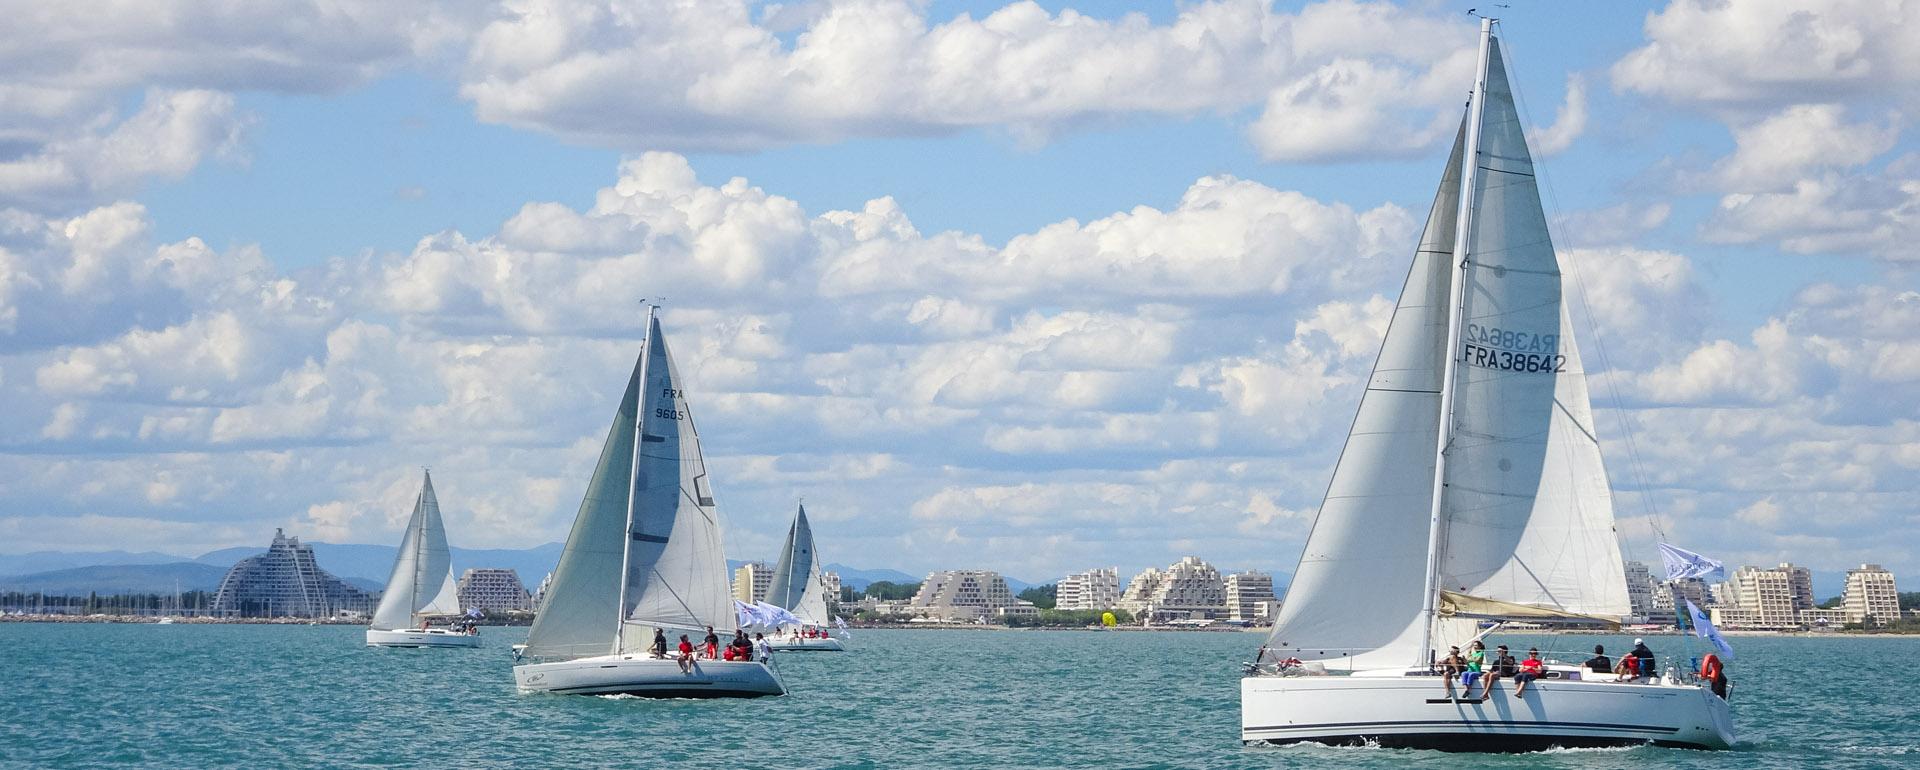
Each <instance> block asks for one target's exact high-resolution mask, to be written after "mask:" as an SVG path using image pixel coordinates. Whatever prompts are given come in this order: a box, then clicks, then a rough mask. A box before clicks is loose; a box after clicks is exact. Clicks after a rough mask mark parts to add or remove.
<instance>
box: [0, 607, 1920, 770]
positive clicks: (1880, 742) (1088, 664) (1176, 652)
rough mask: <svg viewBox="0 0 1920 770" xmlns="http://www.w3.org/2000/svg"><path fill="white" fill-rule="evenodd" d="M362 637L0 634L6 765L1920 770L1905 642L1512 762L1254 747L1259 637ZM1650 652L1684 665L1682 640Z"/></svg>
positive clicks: (1776, 652)
mask: <svg viewBox="0 0 1920 770" xmlns="http://www.w3.org/2000/svg"><path fill="white" fill-rule="evenodd" d="M362 631H363V629H360V628H357V627H344V626H254V625H190V624H175V625H166V626H162V625H105V624H19V623H7V624H0V650H4V652H5V657H4V658H0V660H4V661H5V663H4V665H5V676H4V679H0V681H3V682H4V684H0V767H6V768H15V767H23V768H25V767H31V768H41V767H88V766H102V765H119V766H151V767H287V766H311V767H396V766H402V767H472V768H491V767H548V766H579V767H667V768H674V767H699V768H707V767H713V768H818V767H848V768H886V767H928V768H973V767H1075V768H1080V767H1085V768H1111V767H1126V768H1134V767H1139V768H1146V767H1193V768H1290V767H1382V768H1384V767H1473V768H1504V767H1514V768H1518V767H1556V768H1561V767H1563V768H1635V769H1644V768H1650V767H1689V768H1691V767H1703V768H1704V767H1713V768H1741V769H1742V770H1747V769H1750V768H1767V767H1781V768H1798V767H1814V766H1821V767H1829V768H1841V767H1863V768H1864V767H1890V766H1901V765H1904V766H1920V687H1916V685H1915V682H1914V679H1913V677H1912V676H1911V671H1912V669H1911V666H1910V665H1909V664H1911V663H1912V662H1913V661H1914V660H1915V659H1916V657H1917V656H1920V638H1914V637H1907V638H1820V639H1809V638H1739V639H1735V640H1733V643H1734V644H1735V646H1736V650H1737V652H1738V657H1737V658H1736V659H1735V660H1734V661H1733V662H1732V663H1731V664H1730V665H1729V666H1728V672H1729V673H1730V674H1731V675H1732V677H1733V679H1734V690H1733V708H1734V714H1735V722H1736V724H1737V725H1738V728H1739V732H1740V740H1739V744H1738V746H1737V747H1736V749H1735V750H1734V751H1727V752H1702V751H1688V750H1680V749H1660V748H1651V747H1641V748H1631V749H1609V750H1572V751H1562V752H1548V753H1544V754H1527V755H1506V756H1497V755H1461V754H1442V753H1438V752H1428V751H1408V750H1393V749H1378V748H1327V747H1321V746H1291V747H1273V746H1243V745H1241V743H1240V740H1239V713H1240V711H1239V707H1240V701H1239V697H1240V696H1239V668H1240V663H1241V661H1244V660H1247V659H1250V658H1251V657H1252V656H1253V655H1254V652H1255V650H1256V649H1257V648H1258V647H1259V645H1260V642H1261V641H1262V639H1263V637H1262V636H1261V635H1259V634H1255V633H1192V632H1189V633H1179V632H1168V633H1139V632H1094V631H991V630H979V631H957V630H926V631H917V630H916V631H855V632H854V633H853V636H852V638H851V640H850V644H849V647H850V650H849V651H848V652H845V653H782V654H780V655H779V657H778V661H777V665H778V667H779V670H780V673H781V674H782V676H784V677H785V679H786V682H787V684H788V687H789V688H790V689H791V690H792V692H791V694H789V695H787V696H785V697H776V698H761V699H757V700H708V701H698V700H665V701H656V700H646V699H638V698H629V697H587V696H575V695H546V694H520V693H517V692H515V691H514V688H513V677H512V672H511V666H512V661H511V655H510V653H509V651H508V645H510V644H513V643H516V642H518V641H521V640H522V639H524V638H525V636H526V630H525V629H524V628H488V629H484V630H483V632H482V636H483V639H484V642H483V644H484V645H485V646H483V647H481V648H479V649H472V650H457V649H442V650H401V649H369V648H367V647H364V646H362V638H363V637H362ZM1494 638H1495V639H1496V640H1498V641H1499V642H1501V643H1505V644H1508V645H1510V646H1513V647H1515V648H1516V649H1517V650H1525V649H1526V647H1527V646H1528V645H1529V644H1538V645H1540V646H1542V647H1543V648H1545V649H1553V650H1589V649H1591V647H1592V645H1593V644H1595V643H1596V642H1599V643H1604V644H1606V646H1607V649H1608V651H1609V652H1610V653H1613V654H1616V655H1617V654H1618V653H1620V652H1623V651H1625V649H1626V648H1627V647H1628V646H1629V644H1630V642H1631V639H1629V638H1627V637H1620V636H1607V637H1593V638H1589V637H1567V636H1561V637H1525V636H1517V635H1503V636H1496V637H1494ZM1650 641H1651V646H1652V647H1653V648H1654V650H1655V652H1656V653H1659V654H1660V655H1661V656H1662V659H1663V663H1662V667H1663V668H1664V667H1665V665H1666V664H1665V663H1664V660H1665V659H1667V658H1668V657H1677V658H1679V659H1680V661H1679V662H1681V663H1683V664H1684V662H1685V660H1684V659H1685V657H1686V655H1685V653H1683V647H1682V640H1681V639H1680V638H1678V637H1671V636H1662V637H1651V638H1650ZM1699 650H1700V648H1699V646H1698V645H1697V643H1696V645H1695V646H1694V647H1693V653H1692V654H1699ZM1560 657H1562V659H1569V658H1570V657H1571V653H1567V654H1562V655H1561V656H1560ZM1579 657H1580V658H1582V659H1583V658H1584V656H1579ZM1503 689H1504V685H1503ZM1502 697H1504V695H1502ZM1490 740H1492V739H1490Z"/></svg>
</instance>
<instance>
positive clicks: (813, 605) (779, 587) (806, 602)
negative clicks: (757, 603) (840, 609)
mask: <svg viewBox="0 0 1920 770" xmlns="http://www.w3.org/2000/svg"><path fill="white" fill-rule="evenodd" d="M767 602H768V603H769V604H772V605H774V606H776V607H780V608H782V609H785V610H787V611H789V612H791V613H793V616H794V617H796V618H799V619H800V625H799V626H797V627H788V628H783V629H779V630H778V631H779V633H777V634H776V635H775V636H774V637H772V638H770V639H768V640H767V643H768V645H769V646H771V647H772V648H773V649H775V650H787V651H793V652H840V651H843V650H845V649H846V645H845V644H843V643H842V642H841V640H839V639H836V638H834V637H833V636H832V635H831V634H830V633H829V632H828V631H827V623H828V621H829V620H831V618H829V617H827V587H826V586H825V585H824V584H822V583H821V582H820V556H819V554H817V553H815V552H814V549H813V526H812V525H811V524H808V523H807V506H806V505H804V504H803V505H801V506H800V508H799V510H798V511H796V512H795V513H794V514H793V526H791V527H789V528H788V529H787V542H786V547H785V548H783V549H782V550H781V551H780V563H779V565H778V566H776V567H774V568H773V582H772V583H771V584H769V585H768V586H767ZM809 632H811V633H809Z"/></svg>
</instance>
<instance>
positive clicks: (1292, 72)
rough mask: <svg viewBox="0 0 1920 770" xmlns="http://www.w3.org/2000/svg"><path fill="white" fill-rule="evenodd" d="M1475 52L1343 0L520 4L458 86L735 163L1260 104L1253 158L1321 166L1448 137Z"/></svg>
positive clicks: (547, 0) (1439, 29)
mask: <svg viewBox="0 0 1920 770" xmlns="http://www.w3.org/2000/svg"><path fill="white" fill-rule="evenodd" d="M795 24H804V28H795V27H794V26H793V25H795ZM788 30H793V34H792V37H791V42H787V38H786V37H784V35H783V33H785V32H787V31H788ZM1470 42H1471V27H1470V26H1469V25H1468V24H1466V23H1465V22H1463V21H1455V20H1452V19H1450V18H1439V17H1433V16H1428V15H1424V14H1422V13H1419V12H1413V11H1407V10H1404V9H1401V8H1398V7H1395V6H1392V5H1388V4H1384V3H1359V2H1346V1H1344V0H1342V1H1340V2H1330V3H1318V4H1314V5H1310V6H1308V7H1306V8H1304V9H1302V10H1301V11H1299V12H1298V13H1295V14H1287V13H1278V12H1275V11H1273V10H1272V9H1270V8H1269V7H1268V3H1266V2H1260V1H1259V0H1221V1H1219V2H1205V3H1197V4H1193V5H1190V6H1186V7H1183V8H1181V9H1180V13H1179V14H1178V16H1177V18H1175V19H1174V20H1173V21H1171V22H1170V23H1168V24H1164V25H1157V24H1154V23H1152V22H1151V21H1149V20H1148V19H1147V18H1146V17H1145V16H1143V15H1140V14H1133V13H1129V14H1126V15H1123V16H1121V17H1120V18H1117V19H1111V20H1109V19H1099V18H1094V17H1091V16H1088V15H1085V14H1082V13H1079V12H1076V11H1073V10H1062V11H1060V12H1058V13H1049V12H1048V11H1046V10H1044V9H1042V8H1041V7H1040V6H1039V5H1038V4H1035V3H1032V2H1015V3H1011V4H1009V5H1007V6H1005V7H1003V8H1000V9H998V10H995V11H993V12H991V13H989V14H987V15H986V16H984V17H981V18H978V19H976V18H974V17H973V16H971V15H968V14H961V15H959V16H957V17H955V18H953V19H950V20H947V21H944V22H940V23H934V22H933V20H931V19H929V18H928V17H927V15H926V12H925V11H924V10H923V7H922V6H920V5H919V4H916V3H912V2H908V1H907V0H843V1H841V2H831V3H821V4H815V5H814V6H813V7H812V8H810V9H809V12H806V13H787V12H784V9H783V12H781V13H775V14H770V15H765V16H763V18H761V19H758V20H756V19H755V18H754V14H753V10H752V6H751V5H750V4H748V3H746V2H743V1H741V0H729V1H727V2H710V3H698V4H691V5H686V4H674V3H665V2H651V1H649V0H632V1H630V2H618V3H612V4H602V3H588V2H578V1H576V0H526V1H525V2H519V3H514V4H512V6H511V8H510V10H509V13H508V15H507V16H506V17H504V18H501V19H499V20H496V21H494V22H493V23H491V24H489V25H488V26H487V27H486V28H485V29H483V30H482V31H481V32H480V33H479V34H478V35H477V37H476V39H475V41H474V43H473V45H472V47H471V49H470V51H469V54H468V57H467V63H466V68H465V70H464V73H463V75H462V86H461V93H462V94H463V95H464V96H465V97H466V98H468V99H469V100H471V101H472V102H473V103H474V106H475V108H476V111H477V112H478V114H479V116H480V117H481V119H483V120H487V121H493V122H500V123H506V124H509V125H514V126H519V127H523V128H533V129H539V130H544V131H551V132H554V133H558V134H560V135H563V136H566V137H569V138H572V139H576V140H581V141H587V142H593V143H600V144H610V145H614V146H620V147H628V148H635V149H651V148H674V149H730V150H746V149H757V148H762V147H767V146H771V145H780V144H789V143H794V142H825V141H835V140H839V139H843V138H847V137H852V136H875V135H881V136H896V135H917V134H927V133H939V132H947V131H954V130H960V129H966V128H973V127H998V128H1001V129H1004V130H1006V131H1008V132H1010V133H1012V134H1013V135H1015V136H1016V137H1020V138H1022V139H1023V140H1026V141H1036V140H1041V139H1044V138H1045V137H1047V136H1048V135H1050V134H1052V133H1053V132H1056V131H1058V130H1061V129H1062V128H1064V127H1069V126H1073V125H1075V124H1080V123H1086V122H1089V121H1099V120H1109V119H1113V118H1116V117H1120V116H1125V115H1130V114H1163V115H1187V114H1194V113H1200V112H1225V111H1231V110H1235V109H1239V108H1241V107H1243V106H1245V105H1249V104H1255V103H1258V102H1261V101H1265V102H1266V104H1267V107H1266V111H1265V115H1264V116H1263V117H1262V118H1261V120H1260V121H1259V123H1258V124H1257V125H1256V126H1255V127H1254V128H1253V129H1252V132H1251V133H1252V135H1253V138H1254V141H1255V143H1256V145H1258V146H1260V147H1261V148H1263V150H1264V151H1266V152H1267V154H1268V155H1269V156H1270V157H1274V158H1282V157H1284V158H1308V159H1324V158H1333V157H1341V156H1346V155H1351V154H1354V153H1356V152H1361V151H1365V150H1369V149H1371V150H1376V151H1381V152H1404V151H1409V150H1413V149H1418V148H1425V147H1427V146H1429V145H1431V144H1432V143H1433V142H1435V141H1438V139H1439V138H1440V137H1441V134H1443V133H1444V132H1445V127H1444V126H1441V127H1440V128H1435V126H1436V125H1438V124H1440V123H1445V122H1447V120H1448V119H1447V118H1446V117H1445V115H1444V114H1443V113H1445V112H1446V110H1444V109H1443V105H1450V104H1451V103H1452V102H1455V101H1457V99H1455V98H1454V97H1455V96H1457V95H1458V94H1459V93H1461V92H1462V91H1463V90H1464V87H1463V86H1462V85H1461V83H1462V82H1464V81H1463V78H1465V77H1466V75H1467V72H1468V71H1469V70H1470V69H1471V58H1472V52H1471V45H1470ZM1462 50H1465V51H1466V53H1465V54H1461V53H1460V51H1462ZM1329 121H1331V122H1333V123H1334V124H1336V125H1334V126H1332V127H1330V128H1324V129H1323V128H1315V127H1316V126H1324V125H1325V124H1326V123H1328V122H1329Z"/></svg>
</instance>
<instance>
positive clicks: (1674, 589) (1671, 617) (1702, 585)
mask: <svg viewBox="0 0 1920 770" xmlns="http://www.w3.org/2000/svg"><path fill="white" fill-rule="evenodd" d="M1723 585H1725V584H1724V583H1721V584H1716V585H1714V586H1713V587H1711V588H1710V587H1709V586H1708V585H1707V582H1706V581H1704V580H1701V579H1699V578H1687V579H1684V580H1668V581H1665V582H1662V583H1655V584H1654V586H1653V611H1652V612H1649V613H1647V622H1649V623H1662V624H1667V625H1672V624H1673V623H1674V622H1675V619H1676V618H1678V617H1679V612H1680V611H1681V608H1684V607H1685V606H1686V603H1687V602H1689V601H1690V602H1693V604H1694V606H1696V607H1699V608H1701V609H1703V610H1704V609H1707V608H1710V607H1714V606H1720V605H1726V604H1730V602H1725V601H1719V600H1718V599H1717V598H1716V596H1717V595H1718V594H1719V593H1721V591H1719V590H1718V589H1719V588H1720V586H1723Z"/></svg>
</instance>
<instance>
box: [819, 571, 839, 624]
mask: <svg viewBox="0 0 1920 770" xmlns="http://www.w3.org/2000/svg"><path fill="white" fill-rule="evenodd" d="M820 587H822V588H825V589H827V611H828V612H831V613H834V614H839V612H840V610H839V607H840V573H838V572H821V573H820Z"/></svg>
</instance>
